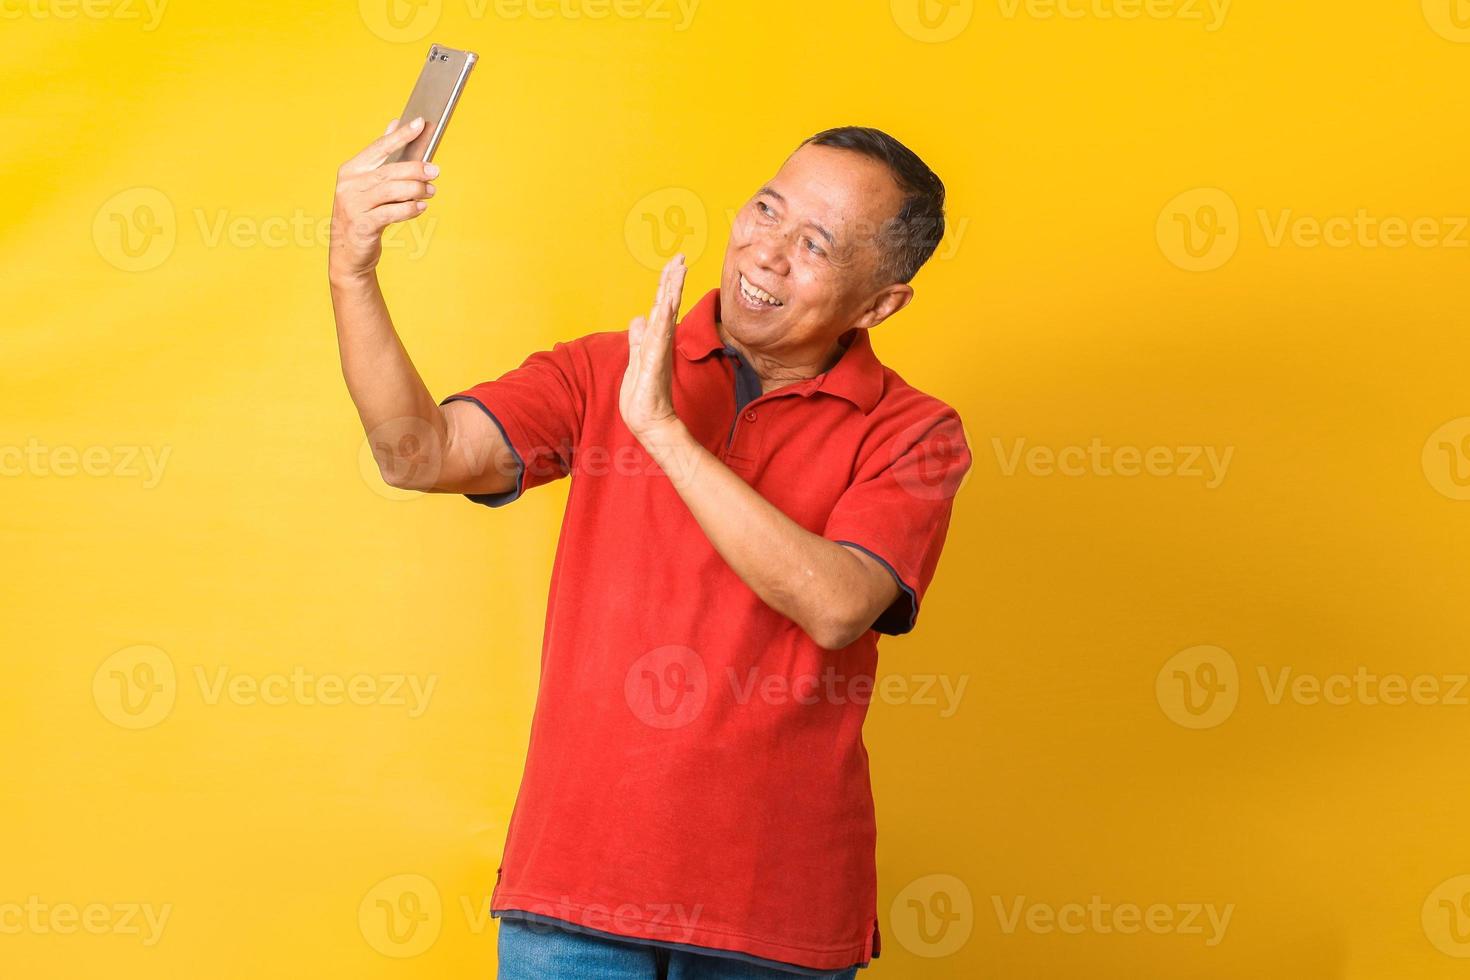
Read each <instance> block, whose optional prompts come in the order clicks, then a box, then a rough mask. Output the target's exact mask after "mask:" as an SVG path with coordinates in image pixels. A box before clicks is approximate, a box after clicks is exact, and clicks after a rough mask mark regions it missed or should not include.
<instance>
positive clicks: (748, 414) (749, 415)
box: [745, 408, 755, 422]
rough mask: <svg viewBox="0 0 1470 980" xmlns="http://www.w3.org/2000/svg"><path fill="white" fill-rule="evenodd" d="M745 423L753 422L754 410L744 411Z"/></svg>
mask: <svg viewBox="0 0 1470 980" xmlns="http://www.w3.org/2000/svg"><path fill="white" fill-rule="evenodd" d="M745 421H747V422H754V421H755V409H753V408H749V409H746V411H745Z"/></svg>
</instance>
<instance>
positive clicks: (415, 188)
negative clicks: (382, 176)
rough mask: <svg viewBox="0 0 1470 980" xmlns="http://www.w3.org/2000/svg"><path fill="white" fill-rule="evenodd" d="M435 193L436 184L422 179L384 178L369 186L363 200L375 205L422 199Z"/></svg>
mask: <svg viewBox="0 0 1470 980" xmlns="http://www.w3.org/2000/svg"><path fill="white" fill-rule="evenodd" d="M434 193H435V191H434V185H433V184H430V183H426V182H424V181H422V180H384V181H380V182H379V183H376V184H374V185H373V186H371V187H369V188H367V189H366V190H365V191H364V192H363V196H362V200H363V203H364V204H365V205H366V206H367V207H375V206H377V205H379V204H391V203H394V202H396V201H422V200H425V199H427V198H431V197H433V196H434Z"/></svg>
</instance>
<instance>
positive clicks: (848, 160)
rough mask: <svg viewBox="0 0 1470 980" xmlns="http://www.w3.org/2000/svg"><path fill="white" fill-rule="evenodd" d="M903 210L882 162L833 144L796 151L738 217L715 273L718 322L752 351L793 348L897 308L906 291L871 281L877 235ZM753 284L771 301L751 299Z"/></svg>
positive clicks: (830, 336) (874, 275)
mask: <svg viewBox="0 0 1470 980" xmlns="http://www.w3.org/2000/svg"><path fill="white" fill-rule="evenodd" d="M902 203H903V194H902V192H901V191H900V190H899V188H898V184H897V183H896V182H895V181H894V179H893V177H892V175H891V174H890V172H889V170H888V168H887V167H886V166H885V165H884V164H883V163H882V162H881V161H878V160H874V159H872V158H870V157H867V156H865V155H863V154H861V153H856V152H854V151H852V150H844V149H840V148H837V147H830V146H817V145H813V144H807V145H805V146H803V147H801V148H800V149H798V150H797V151H796V152H795V153H793V154H792V155H791V157H790V158H789V159H787V161H786V162H785V163H784V164H783V165H782V167H781V169H780V171H778V172H777V174H776V176H774V177H772V178H771V180H770V181H769V182H768V183H767V184H766V185H765V186H764V187H762V188H761V189H760V190H759V191H758V192H756V195H755V196H754V197H752V198H751V199H750V200H749V201H748V202H746V205H745V207H743V208H742V209H741V210H740V213H739V214H738V215H736V218H735V222H734V228H733V229H732V231H731V233H730V243H729V245H728V246H727V247H726V249H725V265H724V269H723V271H722V272H721V275H720V323H721V325H722V326H724V328H725V329H726V330H727V331H728V332H729V333H730V334H731V335H732V336H734V338H735V339H736V340H738V341H740V343H742V344H744V345H745V346H746V347H747V348H749V349H752V350H762V351H772V352H777V351H796V350H803V349H809V348H812V347H820V346H823V345H825V344H828V343H830V342H831V341H832V340H835V339H836V338H837V337H839V336H841V335H842V334H843V333H844V332H845V331H846V330H848V329H849V328H850V327H853V326H872V325H874V324H875V323H877V322H879V321H881V320H882V319H883V318H884V317H886V316H888V315H889V314H891V313H892V312H895V311H896V309H898V308H902V306H903V305H904V304H905V303H906V302H907V300H908V297H909V296H911V295H912V291H911V290H909V288H908V287H907V286H903V285H898V284H894V283H884V282H880V281H879V280H878V279H877V270H878V265H879V262H880V259H881V258H882V253H881V252H880V249H881V248H882V246H883V242H882V234H881V231H882V229H883V227H884V222H885V221H887V220H888V219H890V218H892V217H893V216H894V215H896V214H897V213H898V210H899V207H900V206H901V205H902ZM752 286H754V287H755V288H756V289H757V290H761V291H763V292H764V293H765V294H768V295H766V296H760V297H753V296H752V295H751V294H750V292H749V290H750V287H752ZM771 298H774V300H775V301H776V302H775V303H772V302H770V301H769V300H770V299H771Z"/></svg>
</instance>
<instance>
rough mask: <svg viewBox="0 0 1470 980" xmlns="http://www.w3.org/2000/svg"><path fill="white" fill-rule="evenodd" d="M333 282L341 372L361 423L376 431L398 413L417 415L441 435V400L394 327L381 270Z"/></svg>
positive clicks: (407, 416) (402, 415)
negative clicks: (420, 372)
mask: <svg viewBox="0 0 1470 980" xmlns="http://www.w3.org/2000/svg"><path fill="white" fill-rule="evenodd" d="M331 285H332V310H333V313H334V314H335V316H336V320H337V350H338V353H339V355H340V357H341V361H342V377H343V380H345V381H346V382H347V391H348V393H349V394H350V395H351V396H352V403H353V404H354V405H355V406H356V407H357V414H358V416H359V417H360V418H361V419H362V425H363V429H364V430H365V431H366V432H368V433H372V432H373V431H374V430H375V429H378V428H380V427H381V426H383V425H384V424H385V423H388V422H391V421H393V420H395V419H418V420H420V421H422V422H423V423H425V424H427V425H429V426H431V427H433V429H434V431H435V432H437V433H438V434H439V436H440V437H441V440H442V437H443V436H444V434H445V424H444V418H443V415H442V413H441V412H440V411H439V405H438V402H436V401H435V400H434V397H433V395H431V394H430V393H429V389H428V387H427V386H425V384H424V382H423V379H422V378H420V377H419V373H418V370H417V369H416V368H415V367H414V366H413V361H412V360H410V359H409V356H408V351H407V350H405V349H404V347H403V343H402V342H401V341H400V340H399V339H398V334H397V332H396V331H395V330H394V329H393V320H392V318H391V317H390V316H389V314H388V305H387V303H385V302H384V300H383V291H382V290H381V289H380V288H379V287H378V279H377V276H375V275H371V274H370V275H368V276H366V277H362V278H357V279H351V280H346V281H344V280H341V279H333V280H332V284H331Z"/></svg>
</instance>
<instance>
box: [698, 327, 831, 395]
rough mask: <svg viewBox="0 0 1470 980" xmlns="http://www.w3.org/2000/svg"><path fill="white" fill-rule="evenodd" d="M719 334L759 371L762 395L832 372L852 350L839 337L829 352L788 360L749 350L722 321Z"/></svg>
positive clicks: (726, 344) (812, 353)
mask: <svg viewBox="0 0 1470 980" xmlns="http://www.w3.org/2000/svg"><path fill="white" fill-rule="evenodd" d="M715 332H716V333H718V334H719V336H720V340H721V341H722V342H723V343H724V344H725V346H727V347H733V348H735V350H737V351H739V352H740V356H741V357H743V358H745V363H747V364H749V365H750V366H751V368H752V369H753V370H754V371H755V373H756V377H758V378H760V379H761V394H769V393H770V392H772V391H775V390H776V389H777V388H784V387H786V386H787V385H789V384H795V383H796V382H798V381H809V380H811V379H812V378H815V377H816V376H817V375H819V374H824V373H826V372H827V371H830V370H832V367H833V366H834V365H835V364H836V363H837V362H838V361H840V360H841V359H842V355H843V354H844V353H845V352H846V351H847V348H848V344H844V343H843V342H842V341H841V339H840V338H839V339H834V340H833V341H832V342H831V343H830V344H828V345H827V347H826V349H825V350H821V351H815V352H803V353H800V354H797V355H796V356H794V357H785V356H779V355H775V354H771V353H769V352H767V351H760V350H755V349H753V348H750V347H746V346H745V345H744V344H742V343H741V342H740V341H738V340H736V339H735V338H734V337H732V336H730V335H729V334H728V333H726V332H725V325H724V324H723V323H720V322H719V321H716V322H715ZM849 343H851V342H850V341H849Z"/></svg>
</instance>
